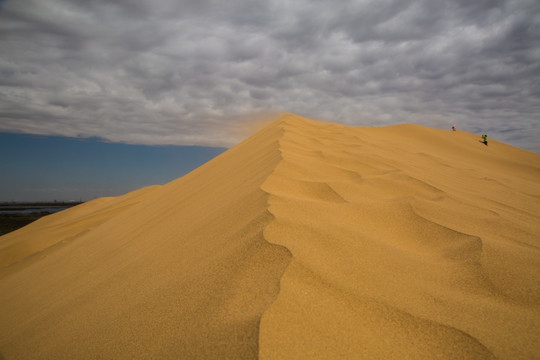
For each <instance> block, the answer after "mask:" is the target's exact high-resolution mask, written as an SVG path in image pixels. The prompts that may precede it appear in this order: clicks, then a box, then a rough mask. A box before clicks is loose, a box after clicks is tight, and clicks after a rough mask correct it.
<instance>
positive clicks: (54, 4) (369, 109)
mask: <svg viewBox="0 0 540 360" xmlns="http://www.w3.org/2000/svg"><path fill="white" fill-rule="evenodd" d="M279 111H285V112H292V113H297V114H300V115H304V116H307V117H313V118H318V119H325V120H329V121H335V122H340V123H343V124H349V125H361V126H373V125H376V126H380V125H391V124H398V123H417V124H422V125H427V126H432V127H437V128H444V129H449V128H450V127H451V125H452V124H456V125H457V126H458V128H461V129H463V130H467V131H470V132H477V133H479V134H480V133H483V132H487V133H488V134H489V135H490V137H491V138H493V139H498V140H502V141H504V142H507V143H510V144H513V145H516V146H519V147H522V148H526V149H529V150H533V151H537V152H540V1H538V0H357V1H336V0H305V1H303V0H294V1H293V0H289V1H284V0H265V1H262V0H260V1H257V0H227V1H220V0H152V1H148V0H116V1H115V0H84V1H81V0H11V1H10V0H7V1H5V0H0V131H4V132H23V133H32V134H46V135H62V136H70V137H100V138H103V139H106V140H108V141H111V142H124V143H130V144H175V145H204V146H231V145H233V144H235V143H236V142H238V141H239V140H241V139H242V138H243V137H244V136H246V134H244V133H242V131H241V129H242V128H243V127H244V126H245V125H246V123H249V122H250V121H251V119H258V118H259V117H260V116H262V115H268V114H274V113H276V112H279Z"/></svg>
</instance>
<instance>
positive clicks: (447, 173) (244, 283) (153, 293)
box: [0, 114, 540, 360]
mask: <svg viewBox="0 0 540 360" xmlns="http://www.w3.org/2000/svg"><path fill="white" fill-rule="evenodd" d="M480 140H481V139H480V137H479V136H477V135H473V134H470V133H466V132H462V131H456V132H452V131H444V130H436V129H431V128H426V127H421V126H416V125H398V126H391V127H381V128H365V127H346V126H342V125H337V124H330V123H323V122H315V121H312V120H308V119H305V118H301V117H299V116H295V115H290V114H289V115H285V116H283V117H281V118H280V119H278V120H276V121H275V122H273V123H272V124H270V125H269V126H267V127H266V128H264V129H262V130H261V131H259V132H258V133H256V134H255V135H253V136H251V137H250V138H248V139H247V140H245V141H243V142H242V143H240V144H238V145H237V146H235V147H233V148H231V149H230V150H228V151H227V152H225V153H223V154H222V155H220V156H218V157H217V158H215V159H213V160H212V161H210V162H208V163H207V164H205V165H203V166H201V167H200V168H198V169H196V170H195V171H193V172H191V173H190V174H188V175H186V176H184V177H182V178H180V179H177V180H175V181H173V182H171V183H169V184H166V185H163V186H154V187H149V188H144V189H141V190H138V191H135V192H132V193H129V194H126V195H124V196H121V197H118V198H104V199H97V200H94V201H91V202H88V203H86V204H83V205H80V206H77V207H74V208H72V209H69V210H65V211H62V212H60V213H57V214H54V215H50V216H47V217H44V218H42V219H40V220H38V221H36V222H35V223H32V224H30V225H28V226H26V227H24V228H22V229H20V230H18V231H15V232H13V233H10V234H7V235H4V236H2V237H0V358H4V359H8V360H9V359H137V358H138V359H151V358H152V359H255V358H261V359H407V358H408V359H435V358H443V359H473V358H480V359H489V358H499V359H533V358H538V357H539V356H540V355H539V354H540V276H539V275H540V250H539V247H540V155H538V154H534V153H530V152H527V151H524V150H520V149H517V148H514V147H511V146H509V145H506V144H503V143H500V142H497V141H493V140H490V144H489V146H485V145H483V144H482V143H481V142H480Z"/></svg>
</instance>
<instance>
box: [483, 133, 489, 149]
mask: <svg viewBox="0 0 540 360" xmlns="http://www.w3.org/2000/svg"><path fill="white" fill-rule="evenodd" d="M482 139H484V144H485V145H486V146H487V144H488V143H487V134H485V135H482Z"/></svg>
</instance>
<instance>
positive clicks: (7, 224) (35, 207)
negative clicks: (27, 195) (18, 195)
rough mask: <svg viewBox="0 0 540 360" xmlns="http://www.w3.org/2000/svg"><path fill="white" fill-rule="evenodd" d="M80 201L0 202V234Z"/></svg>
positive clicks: (77, 203)
mask: <svg viewBox="0 0 540 360" xmlns="http://www.w3.org/2000/svg"><path fill="white" fill-rule="evenodd" d="M79 204H81V202H79V201H78V202H73V201H70V202H51V203H43V202H3V203H2V202H0V236H1V235H4V234H7V233H10V232H12V231H15V230H17V229H19V228H22V227H23V226H26V225H28V224H30V223H32V222H34V221H36V220H37V219H39V218H41V217H43V216H46V215H49V214H51V213H53V212H56V211H59V210H63V209H67V208H69V207H72V206H75V205H79Z"/></svg>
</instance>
